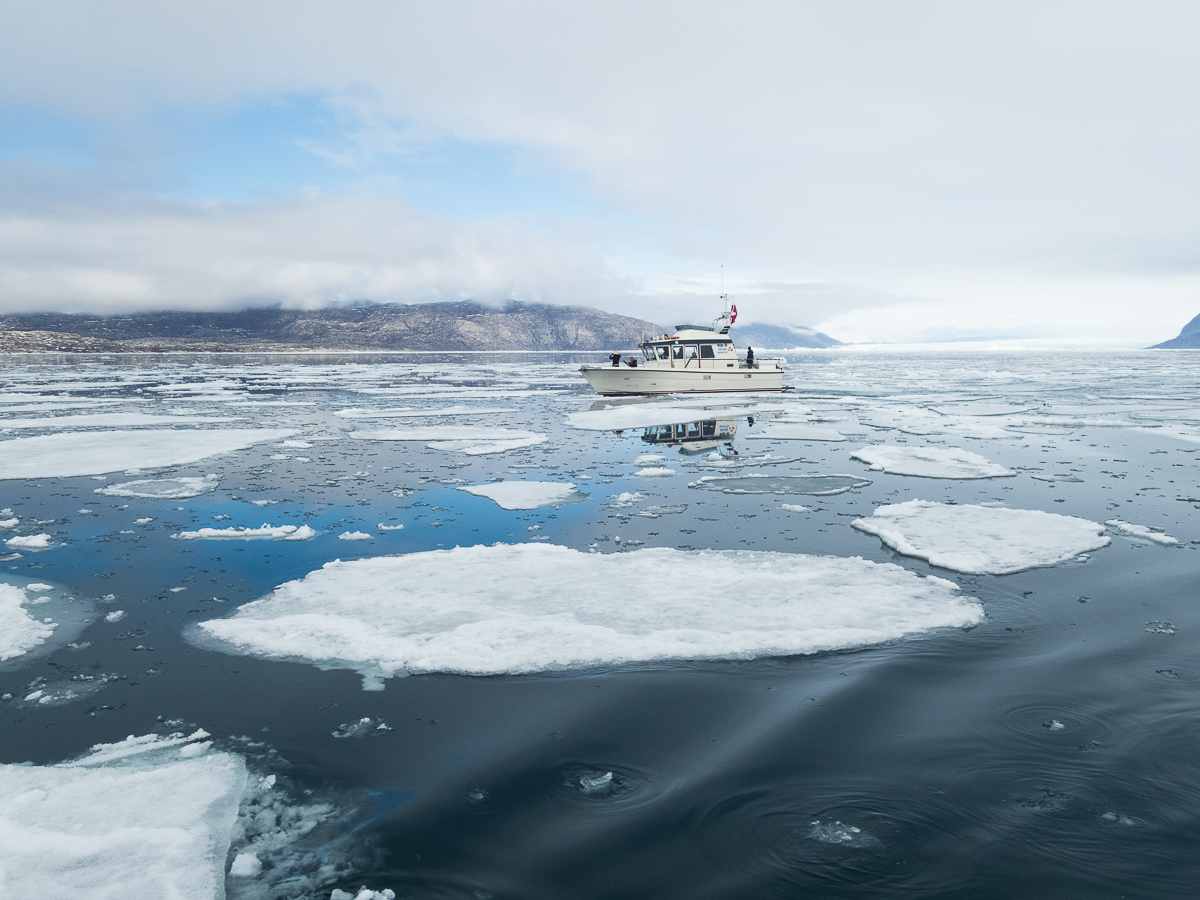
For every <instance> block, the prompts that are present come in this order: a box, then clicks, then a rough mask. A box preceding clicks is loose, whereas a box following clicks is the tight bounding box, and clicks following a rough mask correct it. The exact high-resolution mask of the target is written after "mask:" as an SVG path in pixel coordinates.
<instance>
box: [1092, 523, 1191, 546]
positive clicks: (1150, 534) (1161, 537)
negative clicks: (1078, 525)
mask: <svg viewBox="0 0 1200 900" xmlns="http://www.w3.org/2000/svg"><path fill="white" fill-rule="evenodd" d="M1104 524H1105V525H1107V526H1108V527H1109V528H1110V529H1111V530H1112V531H1114V532H1116V533H1117V534H1119V535H1122V536H1124V537H1131V538H1140V539H1141V540H1144V541H1153V542H1154V543H1156V544H1162V545H1163V546H1164V547H1170V546H1175V545H1176V544H1178V543H1179V539H1178V538H1173V537H1171V536H1170V535H1169V534H1163V533H1162V532H1161V531H1155V530H1154V529H1153V528H1149V527H1147V526H1146V525H1134V524H1133V523H1131V522H1122V521H1121V520H1120V519H1109V520H1108V521H1106V522H1105V523H1104Z"/></svg>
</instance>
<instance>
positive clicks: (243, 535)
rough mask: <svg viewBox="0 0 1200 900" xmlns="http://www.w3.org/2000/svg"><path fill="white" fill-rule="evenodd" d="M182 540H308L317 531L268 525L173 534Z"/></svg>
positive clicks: (301, 527) (298, 527)
mask: <svg viewBox="0 0 1200 900" xmlns="http://www.w3.org/2000/svg"><path fill="white" fill-rule="evenodd" d="M171 536H172V537H174V538H177V539H178V540H181V541H307V540H311V539H312V538H314V537H316V536H317V532H316V531H314V530H313V529H312V528H310V527H309V526H307V525H268V524H267V523H265V522H264V523H263V524H262V525H261V526H260V527H258V528H201V529H200V530H199V531H181V532H179V534H174V535H171Z"/></svg>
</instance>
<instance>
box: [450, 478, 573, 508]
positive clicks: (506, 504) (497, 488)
mask: <svg viewBox="0 0 1200 900" xmlns="http://www.w3.org/2000/svg"><path fill="white" fill-rule="evenodd" d="M459 490H460V491H466V492H467V493H468V494H474V495H475V496H476V497H487V498H488V499H489V500H494V501H495V502H496V503H497V504H498V505H499V506H500V508H501V509H540V508H541V507H544V506H561V505H563V504H564V503H579V502H580V501H582V500H586V499H587V496H588V495H587V494H584V493H580V492H579V491H577V490H575V485H574V484H573V483H571V482H559V481H496V482H492V483H491V484H471V485H463V486H462V487H460V488H459Z"/></svg>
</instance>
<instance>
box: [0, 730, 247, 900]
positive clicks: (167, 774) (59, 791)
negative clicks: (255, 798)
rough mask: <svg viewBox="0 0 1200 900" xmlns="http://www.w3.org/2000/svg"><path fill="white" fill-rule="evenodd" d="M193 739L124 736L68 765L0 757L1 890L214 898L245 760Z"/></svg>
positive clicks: (199, 736) (220, 890)
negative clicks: (12, 762)
mask: <svg viewBox="0 0 1200 900" xmlns="http://www.w3.org/2000/svg"><path fill="white" fill-rule="evenodd" d="M205 737H207V735H206V734H205V733H204V732H196V733H194V734H193V735H191V736H189V737H186V738H185V737H183V736H182V735H176V736H172V737H160V736H158V735H147V736H144V737H129V738H127V739H125V740H124V741H120V742H118V743H115V744H97V745H96V746H95V747H93V748H92V751H91V753H89V754H87V755H85V756H83V757H82V758H80V759H78V760H74V761H72V762H66V763H60V764H58V765H50V766H32V765H19V764H18V765H0V886H2V888H3V890H4V893H5V895H6V896H8V895H11V896H13V897H62V898H69V897H70V898H74V897H78V898H83V897H96V898H117V897H122V898H124V897H172V898H179V900H193V898H194V900H215V898H219V897H224V896H225V859H226V855H227V854H228V852H229V847H230V841H231V832H232V830H233V828H234V824H235V821H236V819H237V814H238V806H239V803H240V801H241V799H242V795H243V792H244V791H245V788H246V781H247V778H246V766H245V763H244V762H243V761H242V759H241V757H239V756H237V755H235V754H231V753H221V752H216V751H213V750H211V749H209V746H208V744H207V743H206V742H203V738H205Z"/></svg>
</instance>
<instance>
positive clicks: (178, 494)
mask: <svg viewBox="0 0 1200 900" xmlns="http://www.w3.org/2000/svg"><path fill="white" fill-rule="evenodd" d="M216 487H217V476H216V475H206V476H204V477H203V478H148V479H144V480H142V481H126V482H125V483H124V484H108V485H105V486H104V487H101V488H96V489H95V491H94V492H93V493H96V494H103V495H104V496H106V497H139V498H143V499H146V500H188V499H190V498H192V497H199V496H200V495H201V494H206V493H208V492H209V491H211V490H214V489H215V488H216Z"/></svg>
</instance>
